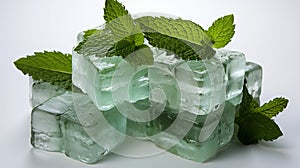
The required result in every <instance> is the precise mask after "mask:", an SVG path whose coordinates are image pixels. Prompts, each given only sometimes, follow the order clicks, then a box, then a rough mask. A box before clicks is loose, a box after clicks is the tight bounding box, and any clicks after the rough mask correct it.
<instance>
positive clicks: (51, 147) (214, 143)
mask: <svg viewBox="0 0 300 168" xmlns="http://www.w3.org/2000/svg"><path fill="white" fill-rule="evenodd" d="M80 36H82V33H81V34H80ZM81 40H82V38H81ZM151 50H152V52H153V56H154V64H153V65H143V66H137V65H133V64H131V63H129V62H127V61H125V60H124V59H123V58H122V57H120V56H113V57H102V58H100V57H96V56H95V55H81V54H78V53H77V52H75V51H73V54H72V56H73V57H72V61H73V63H72V64H73V66H72V81H73V85H74V88H76V89H74V90H73V91H72V92H69V91H65V90H64V89H62V88H59V87H56V86H53V85H51V84H49V83H45V82H41V81H33V82H32V93H31V102H32V105H33V107H34V108H33V111H32V140H31V142H32V144H33V146H34V147H36V148H39V149H43V150H47V151H58V152H64V153H65V154H66V155H67V156H69V157H71V158H74V159H76V160H79V161H82V162H85V163H95V162H97V161H98V160H100V159H101V158H102V157H103V156H104V155H105V154H107V153H108V152H110V151H112V149H114V148H115V147H117V146H118V145H122V142H123V141H124V139H125V138H126V136H131V137H135V138H138V139H141V140H151V141H152V142H153V143H155V145H156V146H158V147H160V148H162V149H165V150H166V151H169V152H171V153H174V154H176V155H178V156H180V157H183V158H187V159H190V160H194V161H197V162H203V161H206V160H208V159H209V158H211V157H213V156H214V155H215V154H216V153H217V152H218V151H219V150H220V149H222V148H223V147H224V146H226V145H227V144H228V143H229V142H230V140H231V138H232V136H233V132H234V118H235V112H236V108H237V106H238V105H239V104H240V102H241V99H242V89H243V85H244V80H245V79H246V80H247V84H246V86H247V88H248V91H249V93H251V95H252V96H253V97H254V98H255V99H257V100H258V101H259V96H260V93H261V81H262V68H261V67H260V66H259V65H257V64H255V63H252V62H246V61H245V56H244V54H243V53H241V52H237V51H230V50H224V49H219V50H216V54H215V56H214V58H212V59H208V60H197V61H196V60H189V61H184V60H181V59H179V58H177V57H176V56H175V55H172V54H168V53H167V52H166V51H164V50H161V49H158V48H155V47H151ZM133 148H134V146H133Z"/></svg>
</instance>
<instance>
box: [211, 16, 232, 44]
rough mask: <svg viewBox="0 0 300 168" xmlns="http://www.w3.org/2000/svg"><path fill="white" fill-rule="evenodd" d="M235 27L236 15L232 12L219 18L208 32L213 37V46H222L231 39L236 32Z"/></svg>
mask: <svg viewBox="0 0 300 168" xmlns="http://www.w3.org/2000/svg"><path fill="white" fill-rule="evenodd" d="M234 29H235V25H234V16H233V15H232V14H231V15H227V16H224V17H221V18H219V19H217V20H216V21H215V22H214V23H213V24H212V26H210V27H209V28H208V30H207V31H206V33H207V35H208V37H209V38H210V39H211V41H212V43H213V47H215V48H222V47H224V46H226V45H227V44H228V43H229V42H230V41H231V38H232V37H233V35H234V33H235V31H234Z"/></svg>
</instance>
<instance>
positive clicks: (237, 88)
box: [215, 49, 246, 105]
mask: <svg viewBox="0 0 300 168" xmlns="http://www.w3.org/2000/svg"><path fill="white" fill-rule="evenodd" d="M215 58H216V59H218V60H219V61H221V62H222V63H223V66H224V69H225V74H226V75H225V77H226V80H227V85H226V100H229V101H230V102H232V104H233V105H238V104H239V103H240V102H241V101H242V91H243V85H244V78H245V66H246V59H245V55H244V54H243V53H241V52H239V51H230V50H225V49H218V50H216V54H215Z"/></svg>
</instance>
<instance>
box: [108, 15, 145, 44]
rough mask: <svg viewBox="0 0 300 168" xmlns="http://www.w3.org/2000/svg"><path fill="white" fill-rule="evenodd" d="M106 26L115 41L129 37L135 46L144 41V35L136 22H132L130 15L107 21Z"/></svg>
mask: <svg viewBox="0 0 300 168" xmlns="http://www.w3.org/2000/svg"><path fill="white" fill-rule="evenodd" d="M106 26H107V28H109V29H110V30H111V32H112V35H113V40H114V42H115V43H118V42H120V41H122V40H125V39H128V38H131V40H132V41H134V44H135V46H140V45H142V44H143V43H144V36H143V33H142V30H141V28H140V26H139V25H138V24H135V23H134V20H133V19H132V18H131V16H130V15H125V16H122V17H119V18H116V19H114V20H112V21H110V22H109V23H107V24H106Z"/></svg>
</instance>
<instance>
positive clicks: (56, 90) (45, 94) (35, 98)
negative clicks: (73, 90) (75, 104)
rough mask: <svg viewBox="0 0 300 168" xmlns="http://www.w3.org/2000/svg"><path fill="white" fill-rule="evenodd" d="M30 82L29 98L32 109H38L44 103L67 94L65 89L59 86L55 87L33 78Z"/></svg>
mask: <svg viewBox="0 0 300 168" xmlns="http://www.w3.org/2000/svg"><path fill="white" fill-rule="evenodd" d="M29 81H30V82H29V85H30V86H29V87H30V92H29V93H30V96H29V98H30V104H31V107H36V106H38V105H40V104H42V103H44V102H45V101H46V100H48V99H50V98H52V97H54V96H57V95H60V94H62V93H64V92H66V90H65V89H63V88H61V87H59V86H54V85H52V84H50V83H48V82H42V81H39V80H34V79H32V78H30V79H29Z"/></svg>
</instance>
